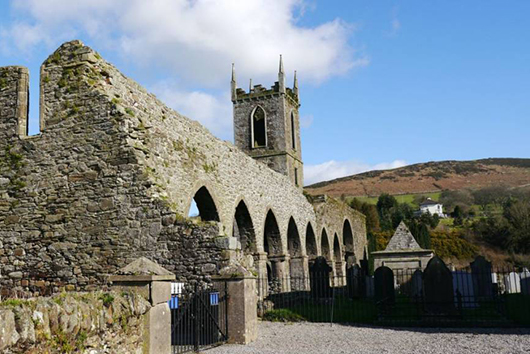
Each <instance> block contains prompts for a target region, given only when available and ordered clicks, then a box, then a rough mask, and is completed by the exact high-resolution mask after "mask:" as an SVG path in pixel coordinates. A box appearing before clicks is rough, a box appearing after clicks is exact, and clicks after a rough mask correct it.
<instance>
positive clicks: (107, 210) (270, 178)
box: [0, 41, 366, 293]
mask: <svg viewBox="0 0 530 354" xmlns="http://www.w3.org/2000/svg"><path fill="white" fill-rule="evenodd" d="M22 72H23V71H22ZM20 75H21V71H20V69H17V68H12V67H9V68H0V77H3V78H5V82H6V83H7V85H5V86H4V87H2V88H0V112H2V116H1V118H0V124H2V128H6V129H5V131H4V130H2V131H1V132H0V134H4V137H5V139H2V140H0V196H1V197H2V198H0V266H1V268H0V274H1V276H0V285H2V291H4V292H5V291H7V290H9V291H11V290H13V289H19V290H24V291H31V292H33V293H43V292H51V291H59V290H61V289H63V288H66V289H68V290H74V289H92V288H95V287H98V286H100V285H101V284H103V283H104V277H105V275H106V274H111V273H113V272H114V271H116V270H117V269H119V268H121V267H123V266H124V265H125V264H127V263H129V262H130V261H131V260H132V259H133V258H136V257H139V256H145V257H148V258H150V259H152V260H154V261H156V262H158V263H159V264H160V265H162V266H163V267H165V268H166V269H168V270H170V271H175V273H176V275H177V278H180V279H181V280H193V279H198V278H200V277H204V276H206V277H207V276H208V275H209V274H214V273H216V271H217V270H218V269H219V268H220V267H221V266H222V263H223V260H226V259H227V258H230V257H231V258H234V257H237V252H236V250H235V249H236V248H237V246H238V245H237V242H234V240H235V238H233V237H232V236H233V234H232V233H233V228H234V213H235V209H236V206H237V205H238V204H239V203H240V202H241V201H244V203H245V205H246V207H247V208H248V211H249V213H250V217H251V220H252V225H253V231H254V232H253V234H254V235H255V236H254V237H255V240H253V242H254V244H255V251H256V252H261V253H262V252H263V250H264V241H263V233H264V226H265V225H264V224H265V218H266V215H267V213H268V212H269V210H270V211H272V212H273V213H274V216H275V218H276V220H277V222H278V228H279V231H280V237H281V247H282V249H283V253H285V254H287V253H288V250H287V229H288V224H289V220H290V219H291V217H292V218H293V220H294V221H295V223H296V227H297V229H298V233H299V237H300V238H301V240H300V244H301V247H302V254H305V253H306V250H305V230H306V227H307V225H308V224H310V223H311V224H312V225H313V228H314V229H315V233H316V234H317V242H318V243H320V233H319V232H317V230H318V229H320V228H321V225H322V223H324V222H325V223H326V225H329V226H328V227H330V228H331V227H332V226H331V225H332V224H334V223H335V221H332V219H328V218H327V216H326V215H324V214H325V212H322V213H321V215H320V216H319V217H317V214H315V209H314V208H313V206H312V205H311V204H310V203H309V202H308V201H307V199H306V197H305V196H304V195H303V194H302V192H301V191H300V190H299V189H298V188H296V187H295V186H294V185H293V184H292V183H291V182H290V181H289V179H288V177H286V176H284V175H282V174H279V173H277V172H275V171H272V170H271V169H269V168H268V167H267V166H265V165H264V164H261V163H259V162H256V161H254V160H253V159H252V158H251V157H249V156H247V155H246V154H245V153H244V152H242V151H240V150H239V149H238V148H236V147H234V146H233V145H232V144H231V143H228V142H223V141H220V140H218V139H216V138H215V137H213V136H212V135H211V134H210V133H209V132H208V131H207V130H206V129H205V128H204V127H203V126H201V125H200V124H199V123H197V122H195V121H192V120H190V119H188V118H186V117H183V116H181V115H179V114H178V113H176V112H174V111H173V110H171V109H169V108H168V107H166V106H165V105H164V104H163V103H162V102H160V101H159V100H157V99H156V97H154V96H153V95H152V94H150V93H148V92H147V91H146V90H145V89H143V88H142V87H140V86H139V85H138V84H136V83H135V82H134V81H132V80H130V79H128V78H126V77H125V76H123V75H122V74H121V73H120V72H119V71H118V70H117V69H116V68H114V67H113V66H112V65H110V64H109V63H107V62H105V61H104V60H103V59H101V57H100V56H99V55H98V54H97V53H96V52H94V51H93V50H91V49H90V48H88V47H86V46H84V45H83V44H82V43H81V42H79V41H73V42H69V43H65V44H64V45H62V46H61V47H60V48H59V49H58V50H57V51H56V52H55V53H54V54H52V55H51V56H50V57H49V58H48V59H47V60H46V61H45V63H44V64H43V66H42V68H41V112H40V113H41V128H42V132H41V133H40V134H39V135H37V136H33V137H27V136H26V135H25V132H24V130H23V129H21V128H20V127H21V124H23V122H24V119H26V120H27V115H24V114H23V112H24V110H23V106H22V105H20V104H18V103H19V102H22V101H23V99H24V96H23V95H21V94H20V92H21V91H20V89H19V88H20V87H24V86H23V85H22V86H21V84H20V83H21V82H22V81H21V80H23V78H21V76H20ZM2 82H4V81H2ZM22 83H23V82H22ZM22 91H23V90H22ZM13 102H15V104H14V103H13ZM13 107H19V109H13ZM21 122H22V123H21ZM201 187H206V188H207V190H208V192H209V194H210V195H211V196H212V198H213V201H214V203H215V209H216V211H217V213H218V222H210V223H204V222H200V223H190V221H189V220H185V218H184V216H185V215H187V213H188V209H189V207H190V203H191V200H192V198H193V196H194V195H195V193H196V191H197V190H198V189H199V188H201ZM330 210H331V211H332V212H333V210H332V209H330ZM352 218H353V219H355V218H356V221H355V220H352V224H353V223H355V222H358V223H364V219H363V218H362V217H361V216H359V215H356V214H355V215H353V214H352ZM333 220H335V219H333ZM336 222H339V221H338V219H337V221H336ZM342 222H343V221H342V220H340V223H341V225H342ZM340 227H342V226H337V227H336V229H337V230H339V228H340ZM339 237H340V238H341V242H342V232H340V233H339ZM358 237H359V240H358V242H359V245H360V244H362V243H363V242H366V240H365V236H364V235H361V232H359V234H358ZM360 248H362V247H360Z"/></svg>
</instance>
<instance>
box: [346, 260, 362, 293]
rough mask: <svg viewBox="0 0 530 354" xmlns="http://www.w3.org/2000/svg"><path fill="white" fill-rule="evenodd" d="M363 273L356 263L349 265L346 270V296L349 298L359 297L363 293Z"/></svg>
mask: <svg viewBox="0 0 530 354" xmlns="http://www.w3.org/2000/svg"><path fill="white" fill-rule="evenodd" d="M363 282H364V275H363V274H362V271H361V267H359V266H358V265H357V264H354V265H353V266H351V267H349V268H348V269H347V271H346V286H347V288H348V296H349V297H350V298H356V297H361V296H363V294H364V286H363Z"/></svg>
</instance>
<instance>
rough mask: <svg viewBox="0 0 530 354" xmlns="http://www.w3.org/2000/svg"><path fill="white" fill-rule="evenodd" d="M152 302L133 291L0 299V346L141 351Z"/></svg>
mask: <svg viewBox="0 0 530 354" xmlns="http://www.w3.org/2000/svg"><path fill="white" fill-rule="evenodd" d="M150 308H151V305H150V303H149V302H148V301H147V300H145V299H144V298H143V297H141V296H140V295H137V294H134V293H127V294H118V293H115V292H108V293H103V292H93V293H63V294H59V295H55V296H53V297H40V298H36V299H30V300H18V299H11V300H6V301H4V302H0V352H2V353H6V354H10V353H61V354H63V353H73V352H77V353H89V352H93V351H96V352H100V351H102V350H106V351H105V352H110V353H139V352H142V345H143V343H144V339H143V335H144V331H145V325H144V319H143V318H142V315H144V314H145V313H147V312H148V310H149V309H150Z"/></svg>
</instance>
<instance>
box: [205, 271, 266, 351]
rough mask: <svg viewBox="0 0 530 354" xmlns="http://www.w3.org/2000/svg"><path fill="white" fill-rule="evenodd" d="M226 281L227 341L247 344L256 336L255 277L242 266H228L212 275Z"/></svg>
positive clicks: (216, 280) (222, 281)
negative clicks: (216, 274)
mask: <svg viewBox="0 0 530 354" xmlns="http://www.w3.org/2000/svg"><path fill="white" fill-rule="evenodd" d="M212 278H213V279H212V280H213V281H214V282H217V283H226V289H227V299H226V301H227V305H228V306H227V320H228V342H229V343H236V344H248V343H250V342H253V341H254V340H256V338H257V336H258V313H257V310H258V296H257V289H256V277H255V276H254V275H253V274H252V273H250V272H249V271H248V270H246V269H245V268H243V267H242V266H229V267H226V268H223V269H222V270H221V271H220V275H218V276H215V277H212Z"/></svg>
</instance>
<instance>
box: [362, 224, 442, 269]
mask: <svg viewBox="0 0 530 354" xmlns="http://www.w3.org/2000/svg"><path fill="white" fill-rule="evenodd" d="M371 256H372V257H373V258H374V269H377V268H379V267H383V266H385V267H388V268H390V269H392V270H393V271H394V272H395V271H409V272H410V271H411V270H414V269H421V270H424V269H425V267H427V263H429V260H430V259H431V258H432V257H433V256H434V252H433V250H426V249H423V248H421V247H420V245H419V244H418V242H416V240H415V239H414V236H413V235H412V234H411V233H410V231H409V229H408V228H407V226H406V225H405V223H404V222H403V221H402V222H401V223H400V224H399V226H398V227H397V229H396V232H394V235H393V236H392V238H391V239H390V241H389V242H388V245H387V246H386V248H385V250H384V251H377V252H372V253H371ZM411 274H412V273H411Z"/></svg>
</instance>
